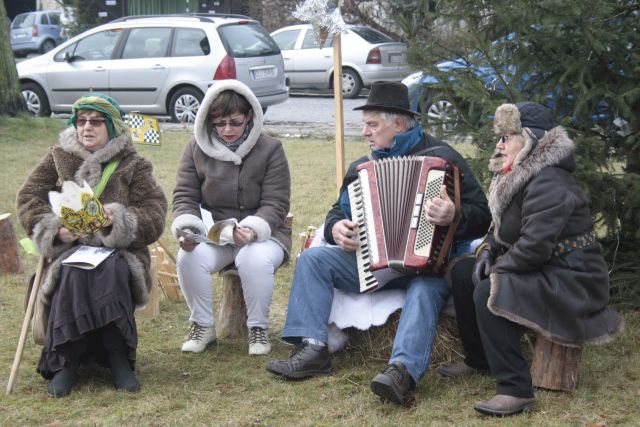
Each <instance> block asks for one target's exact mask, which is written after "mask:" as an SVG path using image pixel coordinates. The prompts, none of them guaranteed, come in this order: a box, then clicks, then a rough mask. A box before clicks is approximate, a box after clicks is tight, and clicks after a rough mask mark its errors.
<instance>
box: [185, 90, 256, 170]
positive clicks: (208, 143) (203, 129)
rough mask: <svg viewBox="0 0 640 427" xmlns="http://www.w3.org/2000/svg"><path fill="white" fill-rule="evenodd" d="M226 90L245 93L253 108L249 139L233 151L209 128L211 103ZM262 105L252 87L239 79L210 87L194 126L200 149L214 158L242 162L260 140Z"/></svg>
mask: <svg viewBox="0 0 640 427" xmlns="http://www.w3.org/2000/svg"><path fill="white" fill-rule="evenodd" d="M225 90H232V91H234V92H237V93H239V94H240V95H243V96H244V97H245V98H246V99H247V101H249V103H250V104H251V108H252V109H253V128H252V129H251V131H250V132H249V135H248V136H247V140H246V141H245V142H243V143H242V144H241V145H240V147H238V149H237V150H236V151H235V152H233V151H231V150H229V149H228V148H227V147H226V146H225V145H224V144H223V143H222V142H221V141H219V140H218V139H217V138H216V137H215V136H214V135H213V134H212V133H210V132H209V130H208V128H207V120H208V115H209V108H210V107H211V104H212V103H213V101H214V100H215V99H216V97H217V96H218V95H219V94H220V92H222V91H225ZM262 119H263V117H262V106H261V105H260V102H258V98H256V96H255V95H254V94H253V92H252V91H251V89H249V87H248V86H247V85H245V84H244V83H242V82H240V81H238V80H220V81H218V82H216V83H215V84H214V85H213V86H211V87H210V88H209V90H208V91H207V93H206V94H205V96H204V99H203V100H202V104H201V105H200V108H199V109H198V113H197V114H196V121H195V123H194V126H193V134H194V137H195V139H196V143H197V144H198V146H199V147H200V149H201V150H202V151H203V152H204V153H205V154H207V155H208V156H210V157H213V158H214V159H218V160H222V161H228V162H233V163H234V164H236V165H239V164H241V163H242V159H243V158H244V157H245V156H246V155H247V154H248V153H249V152H250V151H251V149H252V148H253V146H254V145H255V144H256V142H258V138H259V137H260V134H261V133H262Z"/></svg>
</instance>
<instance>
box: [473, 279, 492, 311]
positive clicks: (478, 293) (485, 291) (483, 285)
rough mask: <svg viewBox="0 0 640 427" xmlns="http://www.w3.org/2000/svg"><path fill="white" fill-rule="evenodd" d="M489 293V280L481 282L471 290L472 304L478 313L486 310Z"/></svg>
mask: <svg viewBox="0 0 640 427" xmlns="http://www.w3.org/2000/svg"><path fill="white" fill-rule="evenodd" d="M490 293H491V282H490V280H489V279H485V280H481V281H480V282H479V283H478V284H477V285H476V287H475V289H474V290H473V302H474V304H475V306H476V311H477V312H478V313H480V312H482V311H484V310H488V309H487V301H489V295H490Z"/></svg>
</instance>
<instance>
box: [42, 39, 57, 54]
mask: <svg viewBox="0 0 640 427" xmlns="http://www.w3.org/2000/svg"><path fill="white" fill-rule="evenodd" d="M54 47H56V44H55V43H54V42H53V40H50V39H47V40H45V41H44V43H42V46H40V53H47V52H49V51H50V50H51V49H53V48H54Z"/></svg>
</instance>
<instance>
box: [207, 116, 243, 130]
mask: <svg viewBox="0 0 640 427" xmlns="http://www.w3.org/2000/svg"><path fill="white" fill-rule="evenodd" d="M246 120H247V119H246V118H244V119H242V120H229V121H222V122H212V123H211V124H212V125H213V126H214V127H216V128H218V129H224V128H225V127H227V126H231V127H232V128H239V127H240V126H242V125H243V124H244V122H245V121H246Z"/></svg>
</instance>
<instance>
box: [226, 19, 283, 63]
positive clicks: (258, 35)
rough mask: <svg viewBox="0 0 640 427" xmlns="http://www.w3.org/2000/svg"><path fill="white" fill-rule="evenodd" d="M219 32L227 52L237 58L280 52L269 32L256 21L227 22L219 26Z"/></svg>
mask: <svg viewBox="0 0 640 427" xmlns="http://www.w3.org/2000/svg"><path fill="white" fill-rule="evenodd" d="M218 34H220V39H221V40H222V44H223V45H224V47H225V48H226V49H227V54H228V55H230V56H233V57H235V58H248V57H252V56H269V55H277V54H279V53H280V48H279V47H278V45H277V44H276V42H274V41H273V39H272V38H271V36H270V35H269V33H267V32H266V31H265V29H264V28H262V26H260V25H259V24H256V23H248V24H244V23H238V24H227V25H221V26H220V27H218Z"/></svg>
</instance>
